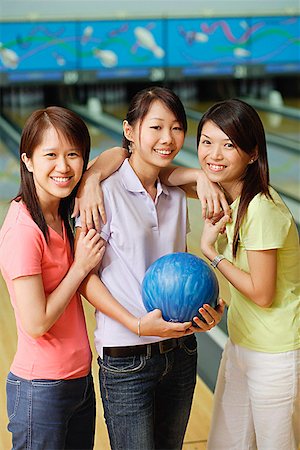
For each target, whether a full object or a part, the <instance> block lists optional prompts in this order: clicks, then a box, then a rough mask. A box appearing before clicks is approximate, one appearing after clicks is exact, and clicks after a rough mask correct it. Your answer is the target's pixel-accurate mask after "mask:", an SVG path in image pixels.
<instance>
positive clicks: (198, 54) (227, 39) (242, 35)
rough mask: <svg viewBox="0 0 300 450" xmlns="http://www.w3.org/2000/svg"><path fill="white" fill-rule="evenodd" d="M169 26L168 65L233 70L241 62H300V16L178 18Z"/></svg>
mask: <svg viewBox="0 0 300 450" xmlns="http://www.w3.org/2000/svg"><path fill="white" fill-rule="evenodd" d="M167 26H168V43H169V45H168V53H167V56H168V58H167V63H168V65H173V66H179V67H180V66H181V67H187V68H193V67H194V68H196V67H198V68H199V69H202V70H203V71H208V72H209V71H211V72H215V73H218V72H221V73H222V72H224V73H226V72H228V73H230V72H231V71H232V69H233V67H234V66H236V65H241V64H248V65H253V64H269V63H273V62H283V63H298V64H299V63H300V20H299V17H291V18H289V17H261V18H227V19H222V18H214V19H185V20H184V19H183V20H181V19H174V20H168V22H167ZM171 43H172V44H171Z"/></svg>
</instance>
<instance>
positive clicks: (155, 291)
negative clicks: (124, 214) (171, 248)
mask: <svg viewBox="0 0 300 450" xmlns="http://www.w3.org/2000/svg"><path fill="white" fill-rule="evenodd" d="M142 298H143V302H144V305H145V308H146V310H147V311H148V312H149V311H153V309H156V308H158V309H160V310H161V311H162V315H163V318H164V319H165V320H167V321H170V322H187V321H191V320H192V319H193V317H195V316H198V317H199V318H200V319H202V320H204V319H203V317H202V316H201V314H200V313H199V312H198V309H199V308H200V307H201V306H203V304H204V303H208V304H210V305H211V306H212V307H213V308H215V307H216V306H217V303H218V298H219V285H218V280H217V277H216V275H215V274H214V272H213V270H212V269H211V268H210V266H209V265H208V264H207V263H206V262H205V261H203V259H201V258H198V257H197V256H195V255H192V254H191V253H181V252H179V253H170V254H168V255H165V256H162V257H161V258H159V259H157V260H156V261H155V262H154V263H153V264H151V266H150V267H149V268H148V270H147V271H146V273H145V277H144V280H143V283H142Z"/></svg>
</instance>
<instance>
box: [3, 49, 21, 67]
mask: <svg viewBox="0 0 300 450" xmlns="http://www.w3.org/2000/svg"><path fill="white" fill-rule="evenodd" d="M0 59H1V61H2V64H3V65H4V66H5V67H8V68H9V69H16V68H17V67H18V65H19V57H18V55H17V54H16V52H14V51H13V50H10V49H8V48H5V47H3V44H2V42H0Z"/></svg>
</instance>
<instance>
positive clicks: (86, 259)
mask: <svg viewBox="0 0 300 450" xmlns="http://www.w3.org/2000/svg"><path fill="white" fill-rule="evenodd" d="M104 252H105V241H104V240H103V239H102V238H101V236H100V234H99V233H97V231H96V230H94V229H92V230H89V231H88V232H87V233H85V232H84V231H81V232H80V233H79V237H78V238H77V239H76V249H75V256H74V265H75V266H76V267H77V268H78V270H80V271H82V274H83V277H85V276H86V275H87V274H88V273H89V272H90V271H91V270H92V269H94V267H96V266H97V265H99V264H100V262H101V260H102V258H103V255H104Z"/></svg>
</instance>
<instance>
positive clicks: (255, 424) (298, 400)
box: [207, 341, 300, 450]
mask: <svg viewBox="0 0 300 450" xmlns="http://www.w3.org/2000/svg"><path fill="white" fill-rule="evenodd" d="M299 443H300V350H295V351H290V352H284V353H262V352H256V351H252V350H248V349H246V348H243V347H240V346H238V345H234V344H232V342H231V341H228V342H227V344H226V346H225V350H224V352H223V356H222V361H221V365H220V369H219V374H218V380H217V386H216V390H215V396H214V410H213V417H212V422H211V429H210V435H209V438H208V446H207V450H255V449H256V448H257V449H258V450H297V449H298V445H299Z"/></svg>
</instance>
